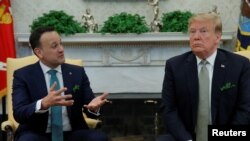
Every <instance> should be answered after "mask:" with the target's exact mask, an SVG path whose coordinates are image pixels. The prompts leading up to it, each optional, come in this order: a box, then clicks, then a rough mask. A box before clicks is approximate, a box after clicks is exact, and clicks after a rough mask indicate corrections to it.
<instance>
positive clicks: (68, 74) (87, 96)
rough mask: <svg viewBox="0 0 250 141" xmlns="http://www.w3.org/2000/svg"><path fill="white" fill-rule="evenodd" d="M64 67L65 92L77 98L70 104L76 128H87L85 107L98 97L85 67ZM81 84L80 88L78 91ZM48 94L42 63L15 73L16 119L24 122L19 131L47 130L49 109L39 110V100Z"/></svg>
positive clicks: (73, 123)
mask: <svg viewBox="0 0 250 141" xmlns="http://www.w3.org/2000/svg"><path fill="white" fill-rule="evenodd" d="M61 68H62V77H63V81H64V86H65V87H67V91H65V94H72V96H73V100H74V105H73V106H68V107H67V112H68V116H69V119H70V123H71V126H72V130H73V131H74V130H78V129H87V128H88V127H87V124H86V122H85V121H84V119H83V116H82V108H83V105H84V104H88V103H89V102H90V101H91V100H92V99H93V98H94V94H93V92H92V90H91V88H90V83H89V80H88V77H87V75H86V73H85V71H84V68H83V67H79V66H74V65H70V64H62V65H61ZM77 85H79V87H80V88H79V89H77V90H75V91H74V90H73V88H74V86H77ZM47 94H48V90H47V87H46V82H45V78H44V74H43V72H42V69H41V66H40V64H39V63H38V62H37V63H35V64H32V65H29V66H26V67H24V68H21V69H19V70H16V71H15V72H14V81H13V111H14V118H15V120H16V121H17V122H18V123H19V124H20V125H19V127H18V130H17V133H18V132H22V131H27V130H32V131H35V132H38V133H45V131H46V128H47V124H48V112H46V113H43V114H41V113H35V107H36V102H37V100H39V99H41V98H43V97H45V96H46V95H47Z"/></svg>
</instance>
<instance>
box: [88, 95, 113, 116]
mask: <svg viewBox="0 0 250 141" xmlns="http://www.w3.org/2000/svg"><path fill="white" fill-rule="evenodd" d="M108 95H109V94H108V93H106V92H105V93H103V94H102V95H100V96H97V97H95V98H94V99H93V100H92V101H91V102H90V103H89V104H88V105H84V107H85V108H87V109H89V110H91V111H95V112H96V111H97V110H98V109H99V108H100V107H101V106H102V105H103V104H104V103H105V102H107V99H106V98H107V97H108Z"/></svg>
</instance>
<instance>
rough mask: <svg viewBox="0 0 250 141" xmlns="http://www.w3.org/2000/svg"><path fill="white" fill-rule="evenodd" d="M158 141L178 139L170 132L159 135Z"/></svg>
mask: <svg viewBox="0 0 250 141" xmlns="http://www.w3.org/2000/svg"><path fill="white" fill-rule="evenodd" d="M156 141H176V140H175V139H174V137H173V136H172V135H170V134H165V135H159V136H158V137H157V138H156Z"/></svg>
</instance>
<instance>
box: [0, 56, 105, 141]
mask: <svg viewBox="0 0 250 141" xmlns="http://www.w3.org/2000/svg"><path fill="white" fill-rule="evenodd" d="M36 61H38V58H37V57H36V56H34V55H33V56H28V57H24V58H8V59H7V95H6V97H7V111H8V120H7V121H4V122H2V124H1V130H2V131H6V133H7V141H13V140H14V138H13V137H14V133H15V131H16V129H17V127H18V123H17V122H16V121H15V119H14V117H13V109H12V81H13V73H14V71H15V70H16V69H18V68H21V67H23V66H26V65H29V64H32V63H35V62H36ZM65 61H66V63H69V64H74V65H78V66H83V62H82V60H80V59H66V60H65ZM83 118H84V119H85V121H86V123H87V125H88V127H89V128H98V127H100V124H101V120H98V119H91V118H88V117H87V116H86V114H85V113H83Z"/></svg>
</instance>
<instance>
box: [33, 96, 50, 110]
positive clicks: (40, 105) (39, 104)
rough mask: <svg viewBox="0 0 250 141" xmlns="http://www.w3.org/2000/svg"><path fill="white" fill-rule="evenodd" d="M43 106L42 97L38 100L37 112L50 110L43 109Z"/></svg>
mask: <svg viewBox="0 0 250 141" xmlns="http://www.w3.org/2000/svg"><path fill="white" fill-rule="evenodd" d="M41 107H42V99H40V100H38V101H37V102H36V111H35V113H45V112H47V111H48V110H41Z"/></svg>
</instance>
